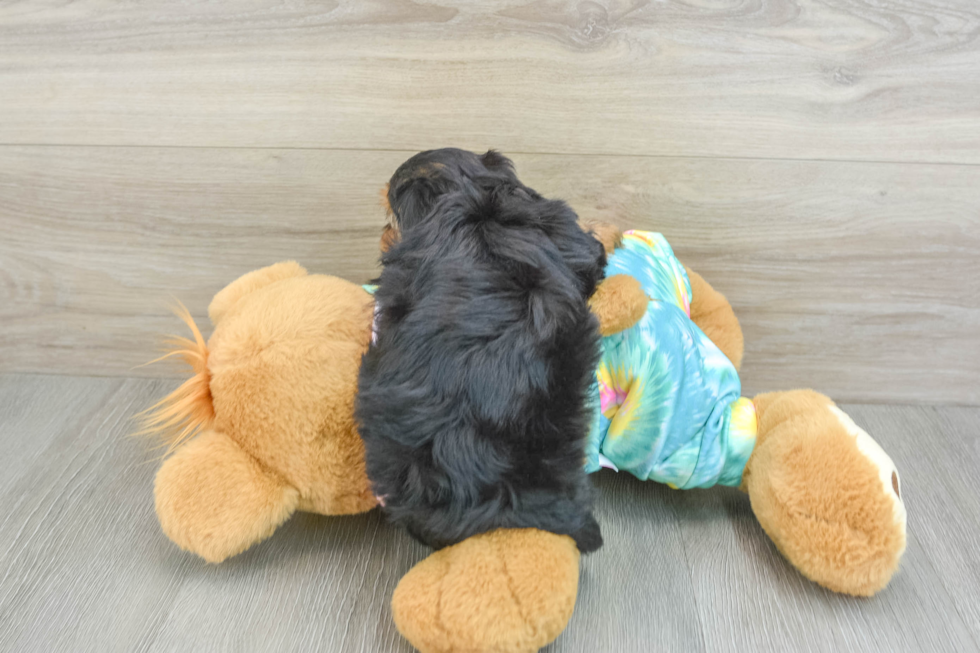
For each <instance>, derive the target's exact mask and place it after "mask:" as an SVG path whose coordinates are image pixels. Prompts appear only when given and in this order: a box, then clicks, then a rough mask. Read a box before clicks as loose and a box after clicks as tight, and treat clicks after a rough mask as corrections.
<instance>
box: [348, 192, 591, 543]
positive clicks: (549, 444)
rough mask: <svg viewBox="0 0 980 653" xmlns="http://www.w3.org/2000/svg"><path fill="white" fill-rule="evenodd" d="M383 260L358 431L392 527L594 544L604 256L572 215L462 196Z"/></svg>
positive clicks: (429, 535)
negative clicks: (589, 472)
mask: <svg viewBox="0 0 980 653" xmlns="http://www.w3.org/2000/svg"><path fill="white" fill-rule="evenodd" d="M434 214H435V218H436V219H433V220H431V221H429V222H428V223H427V224H426V225H424V226H423V227H421V228H416V229H413V230H412V231H411V233H408V234H406V235H405V237H404V239H403V241H402V242H401V243H399V244H398V245H397V246H396V247H395V248H393V249H392V250H391V251H390V252H389V253H388V254H387V255H386V256H385V257H384V259H383V263H384V270H383V272H382V275H381V279H380V283H379V288H378V293H377V301H378V304H379V306H380V309H381V311H380V320H379V327H378V341H377V343H376V345H375V346H373V347H372V348H371V350H370V351H369V352H368V353H367V354H366V355H365V358H364V362H363V365H362V368H361V377H360V387H359V392H358V403H357V416H358V420H359V422H360V425H361V432H362V435H363V437H364V441H365V446H366V451H367V464H368V474H369V476H370V477H371V479H372V483H373V484H374V487H375V491H376V493H378V494H379V495H380V496H382V497H383V498H384V502H385V505H386V511H387V512H388V514H389V515H390V516H391V518H392V519H393V520H394V521H396V522H399V523H403V524H404V525H405V526H406V527H408V529H409V530H410V531H411V532H412V533H413V534H414V535H415V536H416V537H418V538H419V539H421V540H422V541H424V542H426V543H428V544H431V545H433V546H437V547H438V546H444V545H447V544H452V543H454V542H457V541H460V540H462V539H464V538H466V537H468V536H470V535H473V534H476V533H479V532H482V531H486V530H490V529H493V528H498V527H537V528H541V529H543V530H549V531H552V532H556V533H561V534H567V535H571V536H572V537H573V538H574V539H575V540H576V542H577V544H578V545H579V548H580V549H581V550H582V551H590V550H594V549H595V548H598V547H599V546H600V545H601V537H600V535H599V528H598V525H597V524H596V522H595V520H594V519H593V518H592V515H591V512H590V509H591V493H590V488H589V483H588V480H587V478H586V475H585V472H584V469H583V463H582V461H583V455H584V441H585V438H586V436H587V430H588V427H589V424H588V414H587V411H586V408H585V406H586V402H587V393H588V390H589V387H590V384H591V381H592V379H593V378H594V377H593V373H594V368H595V363H596V360H597V358H598V331H597V326H596V323H595V321H594V318H593V317H592V316H591V314H590V313H589V311H588V307H587V304H586V300H587V298H588V296H589V295H590V294H591V293H592V292H593V290H594V288H595V284H596V283H597V282H598V281H599V280H600V279H601V274H602V268H603V266H604V257H603V254H602V248H601V245H599V244H598V242H596V241H595V240H594V239H592V238H591V237H590V236H589V235H588V234H586V233H584V232H583V231H582V230H581V229H580V228H579V227H578V225H577V221H576V216H575V214H574V213H573V212H572V211H571V210H570V209H569V208H568V207H567V206H565V205H564V204H563V203H561V202H555V201H549V200H544V199H542V198H540V197H537V196H532V195H529V194H528V193H527V192H525V191H524V190H521V189H504V190H503V191H501V190H500V189H494V190H490V191H480V190H479V189H467V190H466V191H464V192H460V193H453V194H451V195H448V196H447V197H445V198H443V199H442V200H440V201H439V202H438V203H437V205H436V207H435V209H434Z"/></svg>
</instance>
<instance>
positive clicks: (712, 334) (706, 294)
mask: <svg viewBox="0 0 980 653" xmlns="http://www.w3.org/2000/svg"><path fill="white" fill-rule="evenodd" d="M684 269H685V270H687V278H688V279H689V280H690V282H691V320H693V321H694V323H695V324H697V325H698V327H699V328H700V329H701V330H702V331H704V335H706V336H708V338H710V339H711V342H713V343H715V345H717V347H718V349H720V350H721V351H722V353H724V354H725V356H727V357H728V360H730V361H731V362H732V364H733V365H735V369H736V370H737V369H739V368H740V367H741V365H742V354H743V353H744V350H745V341H744V339H743V338H742V327H741V326H739V323H738V318H737V317H735V311H733V310H732V305H731V304H729V303H728V300H727V299H725V296H724V295H722V294H721V293H720V292H718V291H717V290H715V289H714V288H712V287H711V285H710V284H709V283H708V282H707V281H705V280H704V278H702V277H701V275H700V274H698V273H697V272H695V271H694V270H692V269H690V268H689V267H687V266H686V265H685V266H684Z"/></svg>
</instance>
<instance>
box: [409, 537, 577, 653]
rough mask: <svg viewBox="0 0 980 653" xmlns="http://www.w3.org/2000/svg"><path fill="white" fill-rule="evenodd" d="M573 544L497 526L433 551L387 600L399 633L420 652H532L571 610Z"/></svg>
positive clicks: (561, 625)
mask: <svg viewBox="0 0 980 653" xmlns="http://www.w3.org/2000/svg"><path fill="white" fill-rule="evenodd" d="M578 565H579V552H578V549H577V548H576V547H575V543H574V541H572V539H571V538H570V537H567V536H565V535H555V534H553V533H548V532H545V531H540V530H537V529H533V528H522V529H500V530H496V531H491V532H489V533H483V534H480V535H476V536H474V537H471V538H469V539H467V540H464V541H463V542H460V543H459V544H456V545H454V546H450V547H447V548H445V549H442V550H440V551H436V552H435V553H433V554H432V555H430V556H429V557H428V558H426V559H425V560H423V561H421V562H419V563H418V564H417V565H415V567H413V568H412V569H411V570H410V571H409V572H408V573H407V574H406V575H405V576H404V577H403V578H402V580H401V582H399V584H398V587H397V588H396V589H395V593H394V596H393V597H392V614H393V616H394V619H395V625H396V626H397V627H398V630H399V632H401V634H402V635H403V636H404V637H405V638H406V639H408V641H409V642H411V643H412V645H413V646H415V647H416V648H417V649H418V650H419V651H421V652H422V653H463V652H464V651H465V652H467V653H489V652H491V651H493V652H494V653H533V652H534V651H537V650H538V649H539V648H541V647H542V646H545V645H546V644H548V643H549V642H551V641H553V640H554V639H555V638H556V637H558V635H559V634H561V631H562V630H564V628H565V625H566V624H567V623H568V620H569V618H570V617H571V615H572V611H573V609H574V607H575V597H576V593H577V591H578V575H579V570H578Z"/></svg>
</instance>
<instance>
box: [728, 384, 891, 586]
mask: <svg viewBox="0 0 980 653" xmlns="http://www.w3.org/2000/svg"><path fill="white" fill-rule="evenodd" d="M753 403H754V404H755V406H756V412H757V415H758V438H757V441H756V446H755V450H754V451H753V452H752V456H751V457H750V458H749V461H748V464H747V465H746V468H745V473H744V475H743V479H742V487H743V489H745V490H747V491H748V493H749V498H750V500H751V502H752V509H753V511H754V512H755V514H756V517H757V518H758V519H759V523H760V524H761V525H762V527H763V529H764V530H765V531H766V533H767V534H768V535H769V537H771V538H772V540H773V542H774V543H775V544H776V546H777V548H778V549H779V550H780V551H781V552H782V553H783V555H785V556H786V558H787V559H788V560H789V561H790V562H791V563H793V565H794V566H796V567H797V569H799V570H800V572H801V573H803V575H804V576H806V577H807V578H809V579H810V580H812V581H814V582H816V583H819V584H820V585H823V586H824V587H827V588H829V589H831V590H834V591H836V592H842V593H845V594H853V595H857V596H870V595H872V594H874V593H875V592H877V591H878V590H880V589H882V588H883V587H885V585H887V584H888V581H889V580H890V579H891V577H892V574H894V573H895V570H896V569H897V568H898V563H899V560H900V558H901V556H902V553H903V552H904V551H905V519H906V517H905V505H904V503H903V501H902V496H901V489H900V483H899V477H898V472H897V471H896V470H895V465H894V464H893V463H892V461H891V459H890V458H889V457H888V455H887V454H885V452H884V451H883V450H882V449H881V447H880V446H878V444H877V443H876V442H875V441H874V440H873V439H872V438H871V436H869V435H868V434H867V433H865V432H864V431H863V430H862V429H860V428H859V427H858V426H857V425H856V424H855V423H854V422H853V421H852V420H851V419H850V417H848V416H847V415H846V414H845V413H844V412H843V411H841V410H840V409H839V408H838V407H837V406H836V405H834V403H833V402H832V401H831V400H830V399H828V398H827V397H825V396H824V395H821V394H819V393H817V392H814V391H812V390H794V391H791V392H776V393H769V394H764V395H759V396H758V397H756V398H755V399H753Z"/></svg>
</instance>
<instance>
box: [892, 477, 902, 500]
mask: <svg viewBox="0 0 980 653" xmlns="http://www.w3.org/2000/svg"><path fill="white" fill-rule="evenodd" d="M892 489H893V490H895V496H896V497H898V498H899V499H901V498H902V493H901V492H899V489H898V472H896V471H895V470H892Z"/></svg>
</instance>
